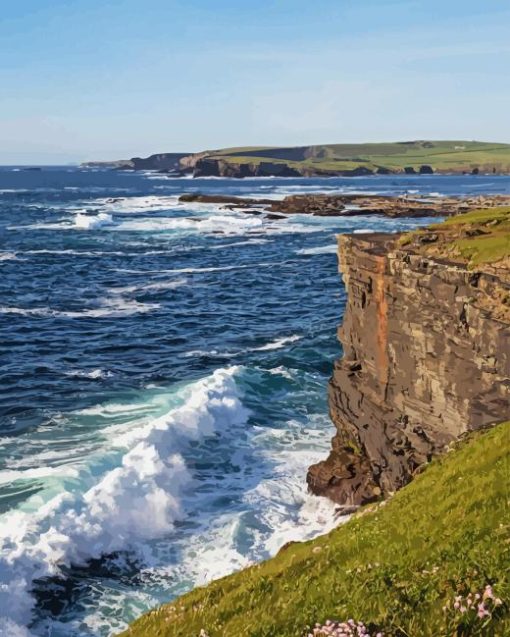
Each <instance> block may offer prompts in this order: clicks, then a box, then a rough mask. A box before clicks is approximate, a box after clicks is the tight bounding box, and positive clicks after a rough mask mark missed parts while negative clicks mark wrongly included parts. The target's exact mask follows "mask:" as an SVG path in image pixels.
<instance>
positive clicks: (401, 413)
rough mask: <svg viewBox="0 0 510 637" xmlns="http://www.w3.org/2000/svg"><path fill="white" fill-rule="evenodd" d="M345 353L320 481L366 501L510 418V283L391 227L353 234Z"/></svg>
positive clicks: (345, 264) (314, 471) (342, 333)
mask: <svg viewBox="0 0 510 637" xmlns="http://www.w3.org/2000/svg"><path fill="white" fill-rule="evenodd" d="M339 251H340V262H341V271H342V273H343V278H344V281H345V285H346V288H347V293H348V305H347V308H346V313H345V317H344V322H343V325H342V327H341V328H340V330H339V337H340V341H341V343H342V345H343V351H344V354H343V358H342V359H341V360H339V361H337V362H336V364H335V368H334V372H333V376H332V378H331V381H330V384H329V406H330V413H331V418H332V420H333V423H334V425H335V427H336V430H337V433H336V435H335V437H334V438H333V443H332V451H331V453H330V455H329V457H328V458H327V460H325V461H324V462H321V463H319V464H317V465H314V466H312V467H311V468H310V470H309V473H308V477H307V480H308V484H309V486H310V489H311V490H312V491H313V492H314V493H316V494H320V495H326V496H328V497H330V498H332V499H333V500H335V501H336V502H339V503H341V504H344V505H358V504H362V503H366V502H370V501H372V500H375V499H377V498H379V497H380V496H381V495H387V494H389V493H391V492H393V491H395V490H396V489H398V488H400V487H401V486H403V485H404V484H406V483H407V482H408V481H409V480H410V479H411V478H412V476H413V474H414V473H415V472H416V470H417V469H418V468H419V467H420V466H421V465H422V464H423V463H425V462H427V461H428V460H429V459H430V458H431V457H432V456H434V455H435V454H437V453H440V452H441V451H443V450H444V449H445V448H446V447H447V445H448V444H449V443H450V442H451V441H452V440H454V439H457V438H458V437H459V436H461V435H462V434H463V433H465V432H467V431H470V430H474V429H478V428H480V427H483V426H485V425H489V424H492V423H495V422H501V421H503V420H507V419H509V418H510V325H509V323H508V322H506V321H505V320H502V319H501V316H502V315H501V313H500V312H498V311H497V307H496V305H495V303H494V299H500V298H506V299H510V281H509V280H508V279H502V278H500V277H498V276H496V275H494V274H491V273H487V272H476V273H475V272H473V271H470V270H468V269H467V268H466V267H465V266H463V265H462V264H458V263H457V264H455V263H452V262H448V261H445V260H443V261H441V260H440V259H431V258H429V257H427V256H423V255H420V254H417V253H413V251H410V250H406V249H405V248H402V247H401V246H400V245H399V242H398V240H396V239H395V237H394V236H393V237H392V236H390V235H378V234H372V235H364V236H363V237H360V236H357V237H355V236H344V237H341V238H340V240H339Z"/></svg>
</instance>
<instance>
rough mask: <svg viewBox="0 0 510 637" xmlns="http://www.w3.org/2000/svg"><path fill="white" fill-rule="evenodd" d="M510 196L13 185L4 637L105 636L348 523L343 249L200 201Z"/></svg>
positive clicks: (2, 178) (2, 300)
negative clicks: (334, 410) (337, 441)
mask: <svg viewBox="0 0 510 637" xmlns="http://www.w3.org/2000/svg"><path fill="white" fill-rule="evenodd" d="M314 191H316V192H330V193H336V192H359V191H361V192H374V193H405V192H411V193H414V192H419V193H422V194H430V195H431V196H433V197H437V196H441V195H451V194H467V193H470V194H482V193H497V192H502V193H509V192H510V178H507V177H493V176H490V177H488V176H487V177H484V176H477V177H472V176H466V177H434V176H419V177H412V176H409V177H399V178H397V179H396V178H394V177H371V178H356V179H323V180H320V179H252V180H242V181H239V180H228V179H199V180H191V179H169V178H166V177H165V176H162V175H154V174H134V173H129V172H127V173H118V172H103V171H97V172H94V171H82V170H80V169H77V168H58V167H55V168H45V169H44V170H42V171H40V172H39V171H31V172H26V171H23V170H17V169H13V168H1V169H0V339H1V340H0V356H1V369H2V383H1V384H0V551H1V553H0V634H2V635H6V636H8V637H15V636H17V635H34V636H43V635H44V636H46V635H51V636H52V637H64V636H65V637H106V636H108V635H112V634H115V633H116V632H118V631H119V630H121V629H122V628H123V627H125V625H126V624H127V623H128V622H129V621H131V620H132V619H134V618H135V617H137V616H138V615H140V614H141V613H143V612H144V611H146V610H148V609H149V608H151V607H153V606H155V605H157V604H159V603H161V602H164V601H167V600H169V599H171V598H172V597H173V596H175V595H178V594H180V593H182V592H184V591H186V590H188V589H190V588H192V587H193V586H195V585H197V584H202V583H204V582H207V581H209V580H210V579H212V578H215V577H219V576H221V575H224V574H227V573H229V572H232V571H233V570H235V569H239V568H242V567H243V566H246V565H248V564H250V563H252V562H254V561H260V560H262V559H264V558H267V557H269V556H270V555H273V554H274V553H275V552H276V551H277V550H278V549H279V548H280V547H281V546H282V545H283V544H284V543H285V542H287V541H289V540H302V539H306V538H310V537H313V536H314V535H317V534H318V533H321V532H324V531H325V530H328V529H330V528H332V527H333V526H334V525H335V524H337V523H338V519H337V518H336V516H335V508H334V506H333V505H332V504H331V503H329V502H328V501H326V500H324V499H322V498H316V497H313V496H310V495H308V494H307V492H306V485H305V475H306V469H307V467H308V466H309V465H310V464H311V463H313V462H316V461H317V460H319V459H321V458H323V457H325V456H326V454H327V452H328V448H329V441H330V438H331V436H332V434H333V428H332V426H331V423H330V422H329V419H328V415H327V404H326V383H327V379H328V376H329V374H330V371H331V367H332V362H333V360H334V359H335V358H336V357H337V356H339V354H340V346H339V344H338V343H337V341H336V327H337V325H338V324H339V322H340V320H341V316H342V313H343V309H344V306H345V294H344V288H343V285H342V282H341V279H340V277H339V275H338V273H337V261H336V256H335V235H336V234H337V233H344V232H363V231H367V230H383V231H388V232H396V231H399V230H402V229H405V228H412V227H416V226H417V225H421V224H424V223H427V220H423V219H422V220H406V219H401V220H391V219H385V218H382V217H367V216H359V217H350V218H343V219H342V218H329V219H328V218H318V217H305V216H299V215H295V216H291V217H289V218H287V219H285V220H271V219H267V218H265V216H264V215H263V214H259V215H251V214H246V213H239V212H237V213H236V212H232V211H228V210H224V209H222V207H221V206H215V205H209V204H186V205H184V204H179V203H178V196H179V195H180V194H182V193H185V192H203V193H221V194H231V195H240V196H255V197H266V198H267V197H270V198H281V197H283V196H285V195H286V194H296V193H301V192H314Z"/></svg>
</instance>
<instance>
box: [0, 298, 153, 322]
mask: <svg viewBox="0 0 510 637" xmlns="http://www.w3.org/2000/svg"><path fill="white" fill-rule="evenodd" d="M96 303H97V305H96V306H95V307H90V308H83V309H81V310H54V309H52V308H50V307H32V308H23V307H12V306H3V307H0V314H18V315H20V316H40V317H47V318H50V317H66V318H106V317H112V318H114V317H121V316H130V315H132V314H145V313H147V312H152V311H154V310H157V309H158V308H159V307H160V305H159V303H141V302H139V301H136V300H134V299H126V298H124V297H122V296H120V295H117V296H115V295H114V296H112V297H110V298H102V299H98V301H97V302H96Z"/></svg>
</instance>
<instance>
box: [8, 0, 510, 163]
mask: <svg viewBox="0 0 510 637" xmlns="http://www.w3.org/2000/svg"><path fill="white" fill-rule="evenodd" d="M2 4H3V6H2V11H1V14H0V47H1V48H0V91H1V98H0V163H3V164H5V163H36V162H39V163H64V162H71V161H81V160H87V159H112V158H123V157H131V156H133V155H147V154H151V153H153V152H162V151H181V150H182V151H194V150H202V149H204V148H216V147H222V146H235V145H252V144H255V145H265V144H270V145H299V144H310V143H324V142H330V143H333V142H350V141H392V140H405V139H424V138H428V139H445V138H449V139H480V140H487V141H506V142H510V38H509V32H510V2H508V0H483V1H481V0H476V1H475V0H414V1H413V0H407V1H405V2H402V1H399V0H306V1H305V0H235V1H234V0H145V1H144V2H142V1H141V0H18V1H14V0H6V2H5V3H2Z"/></svg>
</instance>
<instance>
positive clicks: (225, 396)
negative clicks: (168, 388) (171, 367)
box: [0, 368, 248, 636]
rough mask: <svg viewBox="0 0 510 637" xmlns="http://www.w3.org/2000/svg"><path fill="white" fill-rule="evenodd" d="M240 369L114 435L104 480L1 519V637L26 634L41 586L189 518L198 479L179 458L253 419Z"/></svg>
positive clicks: (195, 387) (92, 475)
mask: <svg viewBox="0 0 510 637" xmlns="http://www.w3.org/2000/svg"><path fill="white" fill-rule="evenodd" d="M236 371H237V368H228V369H219V370H216V371H215V372H214V373H213V374H211V375H210V376H208V377H207V378H205V379H203V380H200V381H197V382H195V383H191V384H189V385H187V386H185V387H184V388H183V390H182V392H183V398H184V400H183V402H182V404H181V405H180V406H178V407H175V408H173V409H171V410H170V411H169V412H168V413H166V414H164V415H163V416H161V417H158V418H155V419H153V420H149V421H148V422H145V423H142V424H140V426H138V427H136V428H134V429H132V430H130V431H129V432H127V433H126V434H125V435H123V436H120V437H118V436H117V437H116V438H115V440H114V441H113V442H114V448H115V447H116V448H119V449H120V450H121V453H118V454H117V455H115V454H114V455H113V456H111V457H112V458H113V460H110V462H111V466H109V467H108V469H106V470H104V472H103V473H102V474H100V475H98V476H97V475H96V471H89V472H87V471H84V470H82V475H81V476H80V480H79V481H78V482H77V481H75V482H74V484H73V488H70V489H69V490H63V491H62V492H60V493H58V494H57V495H55V496H53V497H51V498H50V499H49V500H48V501H46V502H44V501H42V500H43V499H42V497H41V496H34V497H33V502H31V501H28V502H27V503H25V506H24V508H23V510H15V511H11V512H9V513H6V514H4V515H3V516H1V517H0V555H1V557H0V634H5V635H9V636H10V635H16V634H19V635H25V634H28V633H27V632H26V630H25V627H26V626H27V625H28V624H29V623H30V620H31V614H32V610H33V608H34V605H35V599H34V598H33V597H32V596H31V594H30V593H31V590H32V588H33V585H34V582H35V580H39V579H41V578H45V577H52V576H59V575H61V573H62V570H61V569H62V568H63V567H69V566H71V565H84V564H86V563H87V562H88V561H89V560H91V559H93V558H99V557H101V556H103V555H108V554H111V553H113V552H117V551H122V550H131V551H135V552H136V551H137V550H143V543H144V542H145V541H148V540H153V539H157V538H161V537H164V536H165V535H166V534H168V533H169V532H170V531H171V530H172V528H173V525H174V523H175V522H176V521H177V520H180V519H182V518H183V517H185V514H186V513H185V510H184V507H183V504H182V500H183V496H184V493H185V492H186V490H189V489H190V487H191V486H192V474H191V472H190V470H189V469H188V467H187V466H186V463H185V460H184V457H183V455H182V452H183V451H185V450H186V449H187V448H188V447H189V445H190V444H194V443H196V442H198V441H200V440H202V439H204V438H207V437H210V436H213V435H214V434H215V433H217V432H220V431H221V430H222V429H225V428H227V429H228V428H230V427H231V426H233V425H236V424H237V425H238V424H242V423H243V422H246V419H247V416H248V412H247V410H246V409H245V408H244V407H243V405H242V403H241V400H240V394H239V391H238V388H237V385H236V382H235V374H236ZM77 484H81V487H82V488H81V489H80V488H77ZM6 631H10V632H6ZM16 631H17V632H16ZM24 631H25V632H24Z"/></svg>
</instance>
